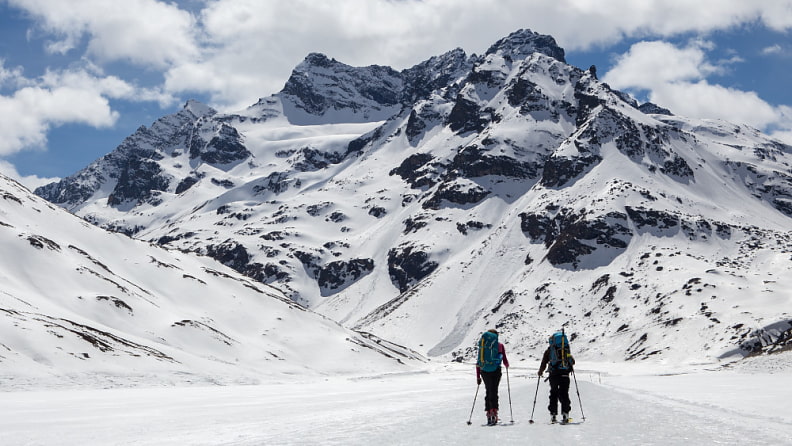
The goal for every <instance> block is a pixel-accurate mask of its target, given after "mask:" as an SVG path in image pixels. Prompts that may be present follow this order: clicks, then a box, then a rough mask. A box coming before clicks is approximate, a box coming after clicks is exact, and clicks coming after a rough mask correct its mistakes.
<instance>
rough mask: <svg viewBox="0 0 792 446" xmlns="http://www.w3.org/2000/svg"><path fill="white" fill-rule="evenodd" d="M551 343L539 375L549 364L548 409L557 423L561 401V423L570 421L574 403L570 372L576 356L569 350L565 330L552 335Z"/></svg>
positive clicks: (552, 420) (553, 420)
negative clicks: (570, 393)
mask: <svg viewBox="0 0 792 446" xmlns="http://www.w3.org/2000/svg"><path fill="white" fill-rule="evenodd" d="M549 341H550V345H549V346H548V347H547V350H545V352H544V355H543V356H542V363H541V364H540V365H539V377H540V378H541V376H542V374H543V373H544V371H545V367H547V366H548V365H549V366H550V368H549V375H550V376H549V377H548V379H549V380H550V404H549V405H548V406H547V409H548V410H549V411H550V415H551V417H552V418H551V422H553V423H555V422H556V421H557V420H556V415H557V414H558V402H559V401H560V402H561V423H562V424H566V423H568V422H569V412H570V411H571V410H572V405H571V402H570V400H569V373H570V372H572V368H573V366H574V364H575V358H573V357H572V354H571V353H570V351H569V342H568V341H567V338H566V335H565V334H564V333H563V332H558V333H555V334H553V336H550V340H549Z"/></svg>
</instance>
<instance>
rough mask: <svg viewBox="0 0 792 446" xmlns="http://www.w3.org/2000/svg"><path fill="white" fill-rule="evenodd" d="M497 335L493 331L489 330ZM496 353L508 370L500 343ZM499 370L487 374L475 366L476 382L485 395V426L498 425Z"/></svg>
mask: <svg viewBox="0 0 792 446" xmlns="http://www.w3.org/2000/svg"><path fill="white" fill-rule="evenodd" d="M489 331H490V332H492V333H495V334H497V332H496V331H495V330H489ZM498 353H499V354H500V356H501V360H502V363H503V365H504V367H506V368H509V359H508V358H507V357H506V347H504V346H503V344H502V343H500V342H499V343H498ZM501 375H502V373H501V368H500V367H498V368H497V369H495V371H492V372H487V371H484V370H481V367H479V366H476V382H477V383H478V384H479V385H480V384H481V382H482V381H483V382H484V388H485V389H486V395H485V397H484V410H485V411H486V412H487V424H490V425H494V424H497V423H498V386H499V385H500V380H501Z"/></svg>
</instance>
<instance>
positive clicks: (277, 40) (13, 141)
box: [0, 0, 792, 155]
mask: <svg viewBox="0 0 792 446" xmlns="http://www.w3.org/2000/svg"><path fill="white" fill-rule="evenodd" d="M0 1H2V0H0ZM5 1H6V2H7V3H8V4H9V5H10V6H12V7H15V8H18V9H19V10H23V11H25V12H27V14H28V15H29V17H30V18H32V19H33V20H34V21H35V26H34V27H33V28H32V30H33V31H32V33H33V34H35V36H36V37H37V38H42V37H43V38H46V39H49V41H48V43H47V48H48V50H49V51H51V52H53V53H58V54H66V55H67V56H72V57H73V58H81V59H82V60H81V62H80V66H82V67H86V66H88V67H90V66H92V65H93V66H94V67H96V68H95V69H83V70H82V72H80V70H75V69H73V68H70V69H63V68H59V67H55V68H53V69H51V70H50V71H49V72H48V73H47V74H45V75H44V76H43V77H42V78H41V79H36V80H35V81H31V83H29V84H28V85H26V87H27V88H30V89H31V90H30V91H28V92H27V93H25V94H22V93H21V90H20V91H18V92H16V93H14V94H12V95H10V96H7V97H3V96H0V107H5V108H4V110H0V111H1V112H3V113H5V112H9V113H19V112H20V110H22V109H21V106H22V104H23V98H22V97H23V96H24V95H39V96H40V97H41V98H42V100H43V101H48V102H49V103H51V104H53V106H60V105H62V103H63V102H65V101H59V99H61V98H66V97H69V98H70V99H76V97H77V96H78V94H77V92H82V94H84V95H85V96H84V100H83V101H82V104H81V107H82V110H73V111H67V110H60V111H52V112H50V113H46V112H45V111H43V110H38V111H37V112H36V113H35V114H34V115H33V116H30V117H28V118H22V117H16V116H15V117H14V119H13V121H20V122H19V123H17V124H14V125H13V126H12V125H11V124H0V125H4V126H5V127H7V128H4V129H2V130H4V131H10V135H11V137H9V138H6V140H5V141H0V155H2V154H4V153H6V154H7V153H13V152H14V151H18V150H22V149H23V148H25V147H39V146H42V145H44V144H46V135H47V132H48V130H49V129H50V128H52V127H53V126H56V125H60V124H62V123H66V122H80V123H85V124H87V125H92V126H107V125H112V122H113V121H114V120H115V119H116V114H115V112H114V111H113V110H112V109H111V108H110V106H109V102H108V100H117V99H120V100H128V101H157V102H158V103H159V104H160V105H167V104H172V103H173V102H174V101H176V100H177V99H176V98H175V96H180V95H183V94H190V95H196V94H208V95H209V96H210V97H211V103H212V104H211V105H214V106H216V107H218V108H220V109H226V110H229V109H231V110H233V109H239V108H242V107H246V106H248V105H250V104H252V103H254V102H255V101H256V100H257V99H258V98H259V97H262V96H266V95H269V94H271V93H274V92H277V91H278V90H280V89H281V88H282V86H283V84H284V82H285V81H286V79H287V77H288V75H289V72H290V71H291V69H292V68H293V67H294V66H295V65H297V63H299V62H300V60H302V58H303V57H305V55H307V54H308V53H310V52H323V53H325V54H327V55H329V56H331V57H335V58H337V59H338V60H340V61H342V62H345V63H349V64H352V65H369V64H382V65H390V66H393V67H395V68H397V69H398V68H406V67H409V66H411V65H413V64H415V63H418V62H420V61H422V60H425V59H426V58H428V57H431V56H433V55H437V54H440V53H442V52H445V51H448V50H451V49H454V48H456V47H459V46H461V47H463V48H464V49H465V50H466V51H468V52H469V53H470V52H476V53H481V52H483V51H484V50H486V48H487V46H488V45H490V44H491V43H493V42H494V41H495V40H497V39H499V38H501V37H503V36H505V35H507V34H508V33H510V32H512V31H514V30H516V29H519V28H530V29H533V30H534V31H537V32H542V33H546V34H551V35H553V36H554V37H555V38H556V39H557V40H558V42H559V44H560V45H561V46H562V47H565V48H566V49H567V50H575V49H577V50H580V49H587V48H590V47H593V46H603V45H607V44H611V43H615V42H619V41H622V40H623V39H624V38H625V37H633V38H634V37H641V36H654V38H661V37H667V36H678V35H680V34H683V33H691V34H702V33H707V32H710V31H713V30H724V29H730V28H733V27H735V26H739V25H744V24H751V25H756V24H759V25H762V24H763V25H765V26H768V27H771V28H773V29H776V30H788V29H790V28H792V0H768V1H762V2H748V1H744V0H698V1H696V2H690V1H689V0H646V1H634V0H601V1H597V2H593V1H591V0H534V1H530V2H526V1H524V0H498V1H495V0H467V1H466V2H464V4H460V2H459V1H458V0H432V1H423V0H333V1H332V2H322V1H315V0H292V1H289V2H284V1H282V0H181V1H175V2H174V1H164V0H125V1H123V2H118V1H108V0H70V1H63V0H5ZM190 8H193V9H195V8H200V11H199V12H196V13H195V14H192V13H190V12H188V11H189V9H190ZM711 45H712V43H711V42H707V41H699V42H694V43H691V44H690V45H688V46H687V47H686V48H674V47H672V46H670V45H668V44H664V43H662V42H647V43H645V48H642V47H641V46H637V47H633V50H632V51H633V53H634V54H632V55H631V59H630V60H625V61H623V63H620V66H618V67H616V69H614V70H613V71H611V73H608V76H609V77H610V78H612V79H613V81H612V82H613V83H614V85H617V84H618V85H627V86H629V88H637V89H644V90H648V91H651V92H652V94H653V95H654V96H652V97H653V98H656V99H657V100H658V101H660V100H664V101H668V102H669V103H668V104H665V105H666V106H668V107H670V108H671V109H672V110H674V111H677V112H679V113H684V111H685V110H686V109H685V107H686V106H690V108H691V109H692V108H693V107H692V105H691V104H686V103H685V101H683V100H682V98H681V97H680V95H679V94H677V93H678V92H679V91H682V90H677V91H673V90H672V89H671V86H673V85H678V86H681V87H684V88H686V90H687V92H688V93H691V94H694V93H695V94H704V93H705V92H706V91H709V94H713V95H714V96H713V97H711V98H709V99H708V98H702V101H701V102H702V103H701V104H697V108H696V110H697V112H700V113H707V112H708V108H707V107H705V105H706V104H710V105H709V107H711V111H712V112H713V113H716V112H722V111H723V110H722V109H719V108H718V104H721V105H722V104H726V103H727V102H728V99H729V98H734V97H737V98H742V99H743V100H747V101H749V102H750V103H752V104H753V103H755V104H757V105H756V110H758V111H759V113H758V114H757V115H756V116H760V117H762V118H757V119H754V121H756V122H765V121H767V120H768V119H769V118H765V117H763V116H764V112H763V111H762V110H759V109H762V108H763V107H760V106H761V100H760V99H758V98H756V97H755V95H753V96H751V94H750V93H744V92H739V91H737V90H729V89H724V88H722V87H719V86H717V85H710V84H709V83H707V82H706V77H707V76H708V75H711V74H713V73H716V72H718V71H719V70H724V69H726V67H727V65H728V64H729V63H737V62H739V59H732V60H730V61H720V62H716V63H711V62H708V61H707V59H706V51H708V50H709V49H711ZM651 55H654V56H660V58H659V59H654V60H652V59H651V57H650V56H651ZM118 62H121V64H119V63H118ZM628 62H629V63H628ZM125 63H128V64H132V65H134V66H135V67H138V68H141V67H142V68H143V69H144V70H148V71H147V72H146V74H148V77H149V78H151V77H155V78H157V80H154V81H152V80H151V79H149V80H148V83H147V84H146V86H145V88H144V87H141V86H138V85H137V84H138V81H133V80H130V79H125V78H124V77H123V76H124V75H123V74H121V73H122V71H123V70H119V69H118V66H119V65H124V64H125ZM111 65H112V68H113V69H115V71H114V73H115V74H116V76H106V75H104V74H103V73H102V69H103V68H108V69H109V67H110V66H111ZM631 66H632V68H631ZM639 68H640V69H642V70H644V71H643V73H644V75H642V76H641V75H638V74H637V73H638V69H639ZM646 73H649V74H646ZM152 74H153V75H152ZM160 75H161V77H160ZM19 80H25V79H23V78H21V73H20V72H15V71H13V70H2V67H1V66H0V85H3V83H5V84H6V85H8V84H10V83H12V82H17V81H19ZM28 81H30V80H28ZM157 83H159V84H158V85H156V84H157ZM685 83H687V84H686V85H683V84H685ZM661 87H665V88H664V89H663V88H661ZM17 88H21V86H18V87H17ZM741 93H744V94H741ZM181 99H182V98H178V100H181ZM687 102H690V101H687ZM661 105H664V104H661ZM712 116H721V114H715V115H712ZM735 116H742V115H735Z"/></svg>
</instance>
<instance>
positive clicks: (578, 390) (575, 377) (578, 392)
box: [572, 369, 586, 421]
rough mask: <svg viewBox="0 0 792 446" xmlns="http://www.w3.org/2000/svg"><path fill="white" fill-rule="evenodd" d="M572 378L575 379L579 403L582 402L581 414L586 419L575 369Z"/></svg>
mask: <svg viewBox="0 0 792 446" xmlns="http://www.w3.org/2000/svg"><path fill="white" fill-rule="evenodd" d="M572 378H574V379H575V392H577V396H578V404H580V414H581V415H583V421H586V414H585V413H583V401H581V400H580V389H578V383H577V375H575V369H572Z"/></svg>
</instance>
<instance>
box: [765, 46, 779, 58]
mask: <svg viewBox="0 0 792 446" xmlns="http://www.w3.org/2000/svg"><path fill="white" fill-rule="evenodd" d="M782 51H783V49H782V48H781V45H779V44H775V45H771V46H768V47H766V48H764V49H762V54H764V55H765V56H770V55H773V54H780V53H781V52H782Z"/></svg>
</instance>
